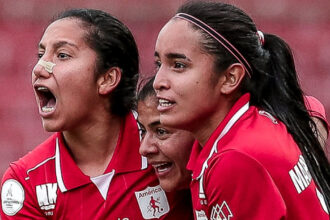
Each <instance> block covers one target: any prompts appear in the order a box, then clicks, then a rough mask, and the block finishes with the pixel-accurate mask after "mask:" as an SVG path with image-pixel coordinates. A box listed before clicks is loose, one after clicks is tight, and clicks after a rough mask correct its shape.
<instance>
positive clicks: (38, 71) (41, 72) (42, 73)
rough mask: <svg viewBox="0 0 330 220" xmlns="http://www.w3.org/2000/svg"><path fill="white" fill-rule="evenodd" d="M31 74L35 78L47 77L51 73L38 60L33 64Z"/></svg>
mask: <svg viewBox="0 0 330 220" xmlns="http://www.w3.org/2000/svg"><path fill="white" fill-rule="evenodd" d="M32 74H33V75H34V76H35V77H37V78H49V77H50V75H51V73H49V72H48V71H47V70H46V69H45V67H44V66H42V65H40V63H39V62H38V63H37V64H36V65H35V66H34V68H33V70H32Z"/></svg>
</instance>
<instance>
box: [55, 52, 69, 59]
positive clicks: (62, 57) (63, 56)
mask: <svg viewBox="0 0 330 220" xmlns="http://www.w3.org/2000/svg"><path fill="white" fill-rule="evenodd" d="M57 57H58V58H60V59H67V58H69V57H71V56H70V55H68V54H66V53H59V54H58V55H57Z"/></svg>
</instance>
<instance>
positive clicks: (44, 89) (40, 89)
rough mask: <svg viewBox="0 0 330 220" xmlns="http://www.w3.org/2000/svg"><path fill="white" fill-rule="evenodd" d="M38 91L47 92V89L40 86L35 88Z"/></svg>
mask: <svg viewBox="0 0 330 220" xmlns="http://www.w3.org/2000/svg"><path fill="white" fill-rule="evenodd" d="M37 90H38V91H48V89H47V88H46V87H44V86H40V87H38V88H37Z"/></svg>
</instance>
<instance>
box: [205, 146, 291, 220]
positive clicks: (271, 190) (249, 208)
mask: <svg viewBox="0 0 330 220" xmlns="http://www.w3.org/2000/svg"><path fill="white" fill-rule="evenodd" d="M204 189H205V194H206V199H207V201H208V210H207V213H208V217H209V219H217V218H216V217H221V219H233V220H234V219H240V220H242V219H254V220H258V219H260V220H264V219H268V220H271V219H285V215H286V207H285V203H284V201H283V199H282V197H281V195H280V193H279V191H278V189H277V187H276V185H275V184H274V182H273V180H272V178H271V176H270V175H269V173H268V172H267V171H266V169H265V168H264V167H263V166H262V165H261V164H260V163H258V162H257V161H256V160H254V159H253V158H251V157H249V156H247V155H246V154H244V153H241V152H238V151H236V150H229V151H226V152H223V153H220V154H217V155H216V156H215V157H213V158H212V159H211V160H210V164H209V167H208V169H207V171H206V176H205V178H204Z"/></svg>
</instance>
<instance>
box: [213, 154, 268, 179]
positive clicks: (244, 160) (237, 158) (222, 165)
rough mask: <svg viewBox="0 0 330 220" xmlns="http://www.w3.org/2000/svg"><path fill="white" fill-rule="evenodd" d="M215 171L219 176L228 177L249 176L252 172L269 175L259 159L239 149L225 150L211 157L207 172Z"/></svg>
mask: <svg viewBox="0 0 330 220" xmlns="http://www.w3.org/2000/svg"><path fill="white" fill-rule="evenodd" d="M215 172H216V173H217V175H219V176H221V178H223V177H227V178H230V179H232V178H242V177H244V176H250V177H251V175H253V174H256V175H259V176H267V177H269V174H268V172H267V171H266V169H265V167H264V166H263V165H262V164H261V163H260V162H259V161H257V160H256V159H254V158H253V157H251V156H250V155H248V154H247V153H245V152H241V151H239V150H226V151H224V152H221V153H218V154H216V155H215V156H214V157H212V158H211V160H210V162H209V173H210V174H212V173H215ZM220 174H221V175H220ZM237 174H240V175H237Z"/></svg>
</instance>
